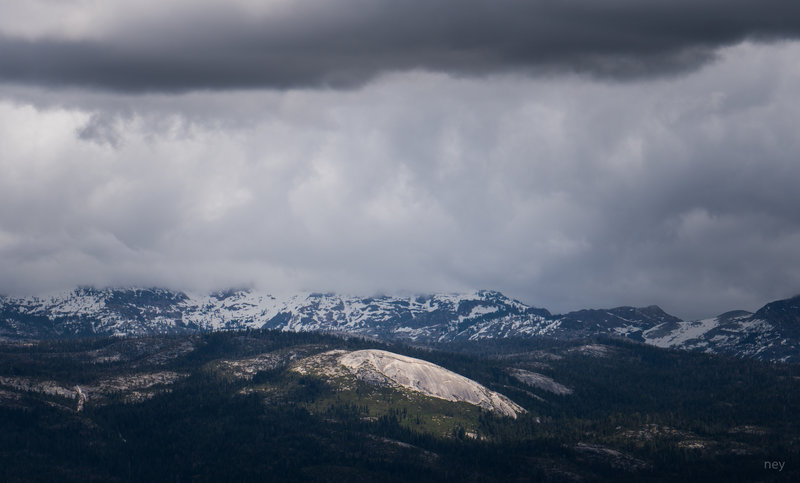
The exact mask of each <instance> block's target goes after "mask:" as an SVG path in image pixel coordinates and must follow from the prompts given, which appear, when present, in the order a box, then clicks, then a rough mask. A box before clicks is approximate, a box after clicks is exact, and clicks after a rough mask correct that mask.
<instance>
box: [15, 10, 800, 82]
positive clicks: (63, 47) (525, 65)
mask: <svg viewBox="0 0 800 483" xmlns="http://www.w3.org/2000/svg"><path fill="white" fill-rule="evenodd" d="M240 3H241V2H239V3H236V2H230V3H225V2H223V3H214V2H199V3H197V4H195V3H192V2H185V3H179V4H178V7H175V8H171V9H166V8H163V7H162V8H163V12H161V10H160V9H159V8H160V7H152V6H151V7H150V9H148V8H147V7H146V6H143V7H142V10H144V12H145V13H146V14H145V13H140V14H132V13H130V12H128V13H127V14H126V13H125V12H127V11H125V12H123V13H122V14H119V15H117V16H114V15H108V16H107V17H108V18H106V17H101V20H98V21H97V23H98V26H97V28H96V29H95V31H92V30H91V29H89V30H88V31H80V30H79V31H78V32H77V33H75V32H73V33H71V34H69V35H67V34H63V35H61V34H58V33H56V34H53V33H51V32H49V31H47V30H44V31H43V33H42V32H39V33H37V32H33V33H28V34H27V35H22V34H20V33H19V32H15V31H14V30H13V28H12V27H13V25H11V26H10V27H7V28H6V29H5V30H6V33H5V34H4V35H1V36H0V66H2V67H0V79H2V80H3V81H5V82H12V83H24V84H29V83H34V84H39V85H45V86H83V87H89V88H103V89H110V90H117V91H130V92H142V91H162V92H169V91H185V90H192V89H237V88H261V87H268V88H278V89H283V88H296V87H324V86H327V87H334V88H338V87H350V88H352V87H357V86H360V85H363V84H364V83H365V82H367V81H370V80H371V79H373V78H375V76H378V75H380V74H383V73H386V72H394V71H404V70H409V69H424V70H432V71H438V72H449V73H452V74H459V75H470V76H471V75H486V74H491V73H498V72H520V71H524V72H529V73H530V72H534V73H539V74H556V73H563V72H573V73H582V74H588V75H591V76H599V77H605V78H614V79H625V78H639V77H650V76H658V75H662V74H670V73H676V72H685V71H687V70H691V69H695V68H697V67H698V66H700V65H702V64H704V63H706V62H707V61H709V60H710V59H713V58H714V56H715V53H716V51H717V49H719V48H720V47H723V46H727V45H733V44H735V43H738V42H741V41H742V40H745V39H762V40H780V39H788V38H797V36H798V34H800V4H798V3H797V2H792V1H786V0H762V1H758V2H755V1H751V0H707V1H703V2H697V1H690V0H670V1H649V2H642V1H640V0H607V1H596V0H570V1H552V0H536V1H516V0H492V1H486V0H458V1H455V0H452V1H435V2H431V1H421V0H410V1H403V2H397V1H391V0H371V1H364V0H332V1H326V2H315V1H304V2H278V3H276V4H269V8H268V9H266V10H263V11H259V12H257V13H258V14H254V13H253V12H252V11H251V10H248V9H244V8H242V5H240ZM251 7H252V6H251ZM14 8H15V7H4V9H8V10H9V11H8V12H7V13H9V14H12V13H14V12H13V9H14ZM19 8H22V7H19ZM75 8H86V7H85V6H82V5H81V6H79V7H75ZM98 8H99V7H98ZM25 13H27V12H25ZM28 15H30V14H29V13H28ZM10 17H11V18H14V17H13V15H10ZM29 20H30V19H29ZM19 21H21V22H24V21H25V19H24V18H20V19H19ZM0 32H2V30H0Z"/></svg>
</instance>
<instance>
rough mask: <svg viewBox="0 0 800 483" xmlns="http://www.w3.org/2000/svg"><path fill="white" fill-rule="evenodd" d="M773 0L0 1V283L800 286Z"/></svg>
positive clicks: (709, 299)
mask: <svg viewBox="0 0 800 483" xmlns="http://www.w3.org/2000/svg"><path fill="white" fill-rule="evenodd" d="M799 60H800V3H799V2H793V1H787V0H760V1H758V2H755V1H750V0H724V1H723V0H702V1H697V0H692V1H687V0H670V1H665V0H647V1H644V0H563V1H556V0H530V1H522V0H491V1H489V0H436V1H431V0H425V1H421V0H405V1H403V2H397V1H392V0H325V1H322V0H318V1H317V0H291V1H290V0H270V1H256V0H224V1H223V0H213V1H212V0H191V1H190V0H177V1H168V2H167V1H163V0H160V1H155V0H140V1H138V2H129V1H122V0H102V1H99V0H60V1H53V0H26V1H24V2H18V1H7V0H0V293H4V294H8V295H26V294H37V293H45V292H50V291H55V290H63V289H68V288H72V287H75V286H77V285H92V286H97V287H105V286H131V285H135V286H158V287H166V288H173V289H179V290H190V291H210V290H219V289H226V288H231V287H252V288H255V289H258V290H263V291H266V292H272V293H289V292H294V291H306V290H308V291H326V292H328V291H330V292H339V293H351V294H364V295H372V294H378V293H386V294H416V293H427V292H460V291H467V290H474V289H484V288H485V289H493V290H499V291H502V292H503V293H505V294H506V295H509V296H511V297H514V298H516V299H518V300H520V301H522V302H525V303H528V304H530V305H535V306H539V307H546V308H548V309H549V310H551V311H552V312H556V313H558V312H566V311H569V310H576V309H581V308H601V307H614V306H619V305H634V306H643V305H651V304H657V305H660V306H661V307H662V308H663V309H664V310H666V311H667V312H669V313H671V314H674V315H677V316H679V317H683V318H687V319H690V318H702V317H708V316H713V315H717V314H719V313H721V312H724V311H727V310H733V309H745V310H756V309H758V308H759V307H760V306H761V305H763V304H765V303H767V302H769V301H772V300H776V299H781V298H786V297H790V296H792V295H795V294H797V293H800V189H798V181H800V136H798V128H797V126H800V102H797V100H798V99H800V61H799Z"/></svg>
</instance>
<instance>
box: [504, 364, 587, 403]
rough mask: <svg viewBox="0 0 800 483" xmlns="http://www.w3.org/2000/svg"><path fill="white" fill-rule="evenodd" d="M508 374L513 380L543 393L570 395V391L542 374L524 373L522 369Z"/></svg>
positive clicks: (510, 371)
mask: <svg viewBox="0 0 800 483" xmlns="http://www.w3.org/2000/svg"><path fill="white" fill-rule="evenodd" d="M508 372H509V373H510V374H511V376H512V377H514V378H515V379H517V380H519V381H522V382H523V383H525V384H527V385H529V386H533V387H535V388H538V389H541V390H543V391H547V392H552V393H553V394H556V395H558V396H567V395H569V394H572V389H570V388H569V387H567V386H565V385H563V384H559V383H558V382H556V381H554V380H553V379H551V378H549V377H547V376H545V375H543V374H539V373H537V372H530V371H526V370H524V369H511V370H509V371H508Z"/></svg>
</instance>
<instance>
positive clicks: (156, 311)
mask: <svg viewBox="0 0 800 483" xmlns="http://www.w3.org/2000/svg"><path fill="white" fill-rule="evenodd" d="M247 328H265V329H277V330H284V331H295V332H299V331H325V332H342V333H348V334H357V335H362V336H366V337H374V338H379V339H384V340H406V341H412V342H418V343H431V342H451V341H458V340H480V339H496V338H508V337H551V338H559V339H574V338H580V337H593V336H598V335H605V336H612V337H625V338H628V339H631V340H635V341H639V342H644V343H648V344H652V345H656V346H660V347H671V348H678V349H693V350H702V351H706V352H714V353H723V354H729V355H736V356H743V357H753V358H757V359H762V360H772V361H785V362H800V296H798V297H795V298H792V299H788V300H782V301H777V302H773V303H770V304H768V305H766V306H764V307H763V308H762V309H760V310H758V311H757V312H755V313H750V312H744V311H735V312H727V313H725V314H722V315H720V316H718V317H714V318H711V319H706V320H699V321H683V320H681V319H679V318H677V317H673V316H671V315H669V314H667V313H665V312H664V311H663V310H661V309H660V308H659V307H657V306H650V307H641V308H636V307H617V308H613V309H606V310H596V309H594V310H579V311H576V312H570V313H568V314H564V315H554V314H551V313H550V312H548V311H547V310H545V309H542V308H536V307H530V306H528V305H525V304H523V303H521V302H518V301H516V300H512V299H510V298H508V297H506V296H504V295H503V294H501V293H499V292H495V291H488V290H481V291H477V292H472V293H465V294H434V295H425V296H410V297H395V296H376V297H356V296H345V295H337V294H320V293H304V294H294V295H289V296H283V297H278V296H273V295H269V294H265V293H259V292H255V291H249V290H230V291H226V292H217V293H213V294H190V293H184V292H175V291H170V290H164V289H101V290H99V289H93V288H79V289H76V290H73V291H67V292H62V293H56V294H50V295H47V296H38V297H24V298H10V297H4V298H0V337H3V338H52V337H73V336H86V335H115V336H123V335H144V334H163V333H182V332H196V331H212V330H233V329H247Z"/></svg>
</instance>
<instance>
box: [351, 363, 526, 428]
mask: <svg viewBox="0 0 800 483" xmlns="http://www.w3.org/2000/svg"><path fill="white" fill-rule="evenodd" d="M338 362H339V364H341V365H342V366H344V367H345V368H347V369H348V370H349V371H350V373H351V374H353V375H355V376H356V377H358V378H359V379H362V380H365V381H367V382H371V381H379V380H388V381H390V382H392V383H394V384H397V385H399V386H402V387H404V388H406V389H409V390H411V391H415V392H419V393H422V394H425V395H427V396H431V397H436V398H440V399H445V400H448V401H464V402H467V403H470V404H474V405H476V406H479V407H482V408H484V409H487V410H489V411H494V412H498V413H500V414H503V415H505V416H510V417H512V418H516V417H517V414H520V413H523V412H525V410H524V409H523V408H521V407H520V406H518V405H517V404H516V403H514V402H513V401H511V400H510V399H508V398H507V397H505V396H503V395H502V394H499V393H496V392H494V391H491V390H489V389H487V388H486V387H484V386H482V385H481V384H478V383H477V382H475V381H473V380H472V379H468V378H466V377H464V376H461V375H459V374H456V373H455V372H452V371H449V370H447V369H445V368H443V367H440V366H437V365H436V364H432V363H430V362H427V361H423V360H421V359H414V358H412V357H406V356H402V355H399V354H394V353H392V352H387V351H382V350H375V349H369V350H360V351H354V352H348V353H346V354H343V355H341V356H339V358H338Z"/></svg>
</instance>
